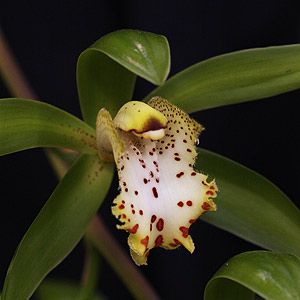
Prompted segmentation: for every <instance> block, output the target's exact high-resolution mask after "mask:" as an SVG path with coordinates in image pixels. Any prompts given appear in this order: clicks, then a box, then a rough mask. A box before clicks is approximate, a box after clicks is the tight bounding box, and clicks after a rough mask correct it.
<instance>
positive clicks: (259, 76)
mask: <svg viewBox="0 0 300 300" xmlns="http://www.w3.org/2000/svg"><path fill="white" fill-rule="evenodd" d="M298 88H300V44H298V45H291V46H280V47H268V48H261V49H250V50H243V51H238V52H233V53H229V54H225V55H221V56H217V57H214V58H211V59H208V60H205V61H203V62H200V63H198V64H196V65H193V66H191V67H189V68H187V69H185V70H183V71H182V72H180V73H178V74H176V75H175V76H174V77H172V78H171V79H169V80H168V81H167V82H166V83H165V84H164V85H162V86H161V87H158V88H156V89H155V90H154V91H153V92H151V93H150V95H148V96H147V97H146V99H145V100H149V99H150V98H151V97H153V96H161V97H164V98H166V99H168V100H169V101H170V102H172V103H173V104H175V105H178V106H179V107H180V108H182V109H183V110H185V111H186V112H193V111H197V110H201V109H207V108H212V107H217V106H223V105H228V104H234V103H240V102H244V101H249V100H257V99H261V98H266V97H270V96H274V95H278V94H282V93H285V92H288V91H292V90H295V89H298Z"/></svg>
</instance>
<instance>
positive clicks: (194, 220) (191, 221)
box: [189, 219, 197, 224]
mask: <svg viewBox="0 0 300 300" xmlns="http://www.w3.org/2000/svg"><path fill="white" fill-rule="evenodd" d="M196 221H197V220H196V219H190V220H189V222H190V223H191V224H193V223H195V222H196Z"/></svg>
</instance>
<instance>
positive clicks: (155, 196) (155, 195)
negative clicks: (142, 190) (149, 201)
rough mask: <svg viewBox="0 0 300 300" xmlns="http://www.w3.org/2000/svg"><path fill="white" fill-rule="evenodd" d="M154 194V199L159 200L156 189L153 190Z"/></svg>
mask: <svg viewBox="0 0 300 300" xmlns="http://www.w3.org/2000/svg"><path fill="white" fill-rule="evenodd" d="M152 193H153V196H154V198H158V194H157V190H156V187H153V188H152Z"/></svg>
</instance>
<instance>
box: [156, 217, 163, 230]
mask: <svg viewBox="0 0 300 300" xmlns="http://www.w3.org/2000/svg"><path fill="white" fill-rule="evenodd" d="M156 228H157V230H158V231H162V230H163V229H164V220H163V219H159V220H158V221H157V223H156Z"/></svg>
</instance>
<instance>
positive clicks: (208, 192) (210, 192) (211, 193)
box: [205, 191, 215, 196]
mask: <svg viewBox="0 0 300 300" xmlns="http://www.w3.org/2000/svg"><path fill="white" fill-rule="evenodd" d="M205 194H206V195H211V196H213V195H214V194H215V193H214V192H212V191H207V192H206V193H205Z"/></svg>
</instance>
